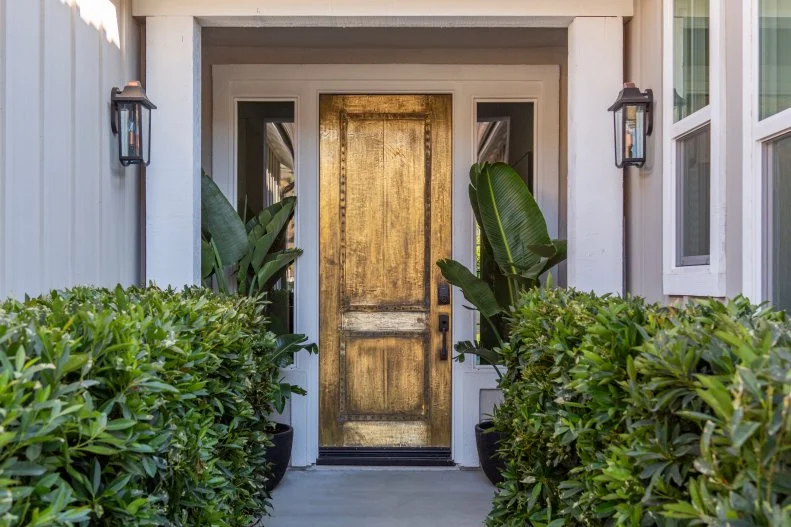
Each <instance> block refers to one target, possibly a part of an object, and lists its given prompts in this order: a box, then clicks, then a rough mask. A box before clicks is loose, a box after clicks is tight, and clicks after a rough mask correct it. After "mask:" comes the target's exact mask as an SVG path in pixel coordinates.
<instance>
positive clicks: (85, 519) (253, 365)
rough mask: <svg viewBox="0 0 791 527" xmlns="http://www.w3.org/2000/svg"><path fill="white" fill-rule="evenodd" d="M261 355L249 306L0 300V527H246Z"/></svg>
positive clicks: (191, 299)
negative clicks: (168, 526) (2, 301)
mask: <svg viewBox="0 0 791 527" xmlns="http://www.w3.org/2000/svg"><path fill="white" fill-rule="evenodd" d="M273 348H274V337H273V335H272V334H271V333H268V332H266V320H265V318H264V316H263V311H262V303H261V302H260V301H256V300H251V299H245V298H231V297H218V296H216V295H214V294H213V293H211V292H209V291H206V290H202V289H191V290H187V291H184V292H174V291H161V290H158V289H154V288H150V289H129V290H126V291H124V290H122V289H120V288H119V289H116V290H114V291H110V290H97V289H89V288H78V289H73V290H70V291H66V292H62V293H52V294H50V295H48V296H45V297H42V298H39V299H33V300H28V301H26V302H24V303H19V302H14V301H6V302H5V303H0V525H1V526H22V525H25V526H41V525H91V526H119V525H124V526H131V525H175V526H185V527H187V526H189V527H195V526H208V525H212V526H244V525H248V524H249V523H250V522H251V520H252V519H253V518H255V517H258V516H260V515H261V514H262V513H263V512H264V511H265V510H266V507H267V505H268V496H267V493H266V492H265V491H264V483H265V481H266V478H267V475H268V467H267V464H266V460H265V458H264V451H265V448H266V446H267V445H268V444H270V443H269V438H268V437H269V436H268V434H267V425H268V423H267V421H266V419H265V418H264V417H263V416H264V415H266V414H267V413H268V412H269V411H270V410H271V403H270V401H269V399H268V398H267V394H268V393H269V391H270V390H271V383H272V379H273V378H276V376H273V374H272V373H273V371H274V370H273V369H276V366H275V365H274V364H273V363H272V361H271V351H272V350H273Z"/></svg>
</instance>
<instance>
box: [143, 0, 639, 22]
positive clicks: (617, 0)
mask: <svg viewBox="0 0 791 527" xmlns="http://www.w3.org/2000/svg"><path fill="white" fill-rule="evenodd" d="M633 2H634V0H595V1H592V0H531V1H529V2H526V1H524V0H489V1H482V0H454V1H453V2H439V1H426V0H401V1H399V2H397V3H395V4H394V3H392V2H391V1H390V0H293V1H283V0H224V1H222V2H218V1H217V0H133V14H134V15H135V16H194V17H197V18H198V19H199V20H200V22H201V24H202V25H204V26H251V27H266V26H270V27H278V26H280V27H289V26H308V27H365V26H368V27H566V26H568V24H569V22H570V21H571V20H572V19H573V18H575V17H581V16H622V17H630V16H632V12H633V8H634V6H633Z"/></svg>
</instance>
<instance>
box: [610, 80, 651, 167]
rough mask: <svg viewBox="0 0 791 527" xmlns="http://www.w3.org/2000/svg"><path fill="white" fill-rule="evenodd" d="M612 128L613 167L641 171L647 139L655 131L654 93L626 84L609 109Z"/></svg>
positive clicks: (632, 84)
mask: <svg viewBox="0 0 791 527" xmlns="http://www.w3.org/2000/svg"><path fill="white" fill-rule="evenodd" d="M609 111H611V112H613V126H614V128H615V166H617V167H618V168H624V167H629V166H632V167H638V168H641V167H643V166H644V165H645V162H646V150H647V149H646V143H647V138H648V136H650V135H651V134H652V133H653V131H654V92H653V90H646V91H645V92H641V91H640V89H639V88H637V87H636V86H635V85H634V83H632V82H627V83H626V84H624V87H623V90H621V93H619V94H618V99H616V101H615V103H614V104H613V105H612V106H610V108H609Z"/></svg>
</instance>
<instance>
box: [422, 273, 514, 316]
mask: <svg viewBox="0 0 791 527" xmlns="http://www.w3.org/2000/svg"><path fill="white" fill-rule="evenodd" d="M437 265H438V266H439V269H440V271H442V276H444V277H445V279H446V280H447V281H448V282H450V283H451V284H453V285H455V286H456V287H458V288H459V289H461V292H462V293H463V294H464V298H466V299H467V301H468V302H470V303H471V304H472V305H473V306H475V308H476V309H477V310H478V312H479V313H480V314H481V315H482V316H484V317H486V318H491V317H493V316H495V315H497V314H498V313H502V312H503V308H502V307H501V306H500V304H499V303H498V302H497V299H496V298H495V296H494V292H493V291H492V289H491V287H489V284H487V283H486V282H484V281H483V280H481V279H480V278H478V277H477V276H475V275H474V274H472V273H471V272H470V271H469V269H467V268H466V267H464V266H463V265H462V264H460V263H459V262H457V261H455V260H440V261H438V262H437Z"/></svg>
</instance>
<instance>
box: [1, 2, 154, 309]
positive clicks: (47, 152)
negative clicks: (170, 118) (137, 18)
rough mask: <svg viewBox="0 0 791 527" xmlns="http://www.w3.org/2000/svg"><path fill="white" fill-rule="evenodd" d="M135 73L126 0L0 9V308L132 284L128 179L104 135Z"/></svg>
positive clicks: (135, 191)
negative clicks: (80, 289)
mask: <svg viewBox="0 0 791 527" xmlns="http://www.w3.org/2000/svg"><path fill="white" fill-rule="evenodd" d="M138 71H139V28H138V25H137V24H136V23H135V22H134V21H133V19H132V16H131V0H0V298H3V297H6V296H9V295H10V296H15V297H21V296H23V295H25V294H38V293H41V292H43V291H47V290H49V289H52V288H63V287H67V286H71V285H77V284H96V285H103V286H114V285H115V284H117V283H122V284H133V283H137V282H138V281H139V279H140V277H139V268H140V265H139V258H140V255H139V245H140V244H139V199H138V196H139V185H140V179H139V177H140V176H139V171H138V170H135V169H124V168H122V167H121V165H120V164H119V162H118V153H117V147H116V138H115V136H113V134H112V132H111V130H110V90H111V89H112V87H114V86H119V87H120V86H123V85H124V84H125V83H126V82H127V81H129V80H132V79H136V78H138ZM154 118H156V115H154Z"/></svg>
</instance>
